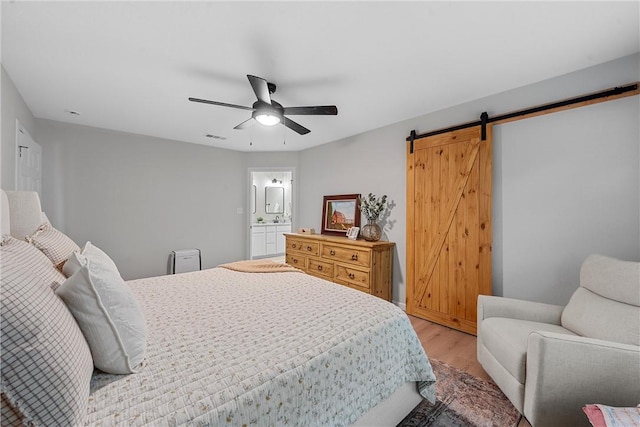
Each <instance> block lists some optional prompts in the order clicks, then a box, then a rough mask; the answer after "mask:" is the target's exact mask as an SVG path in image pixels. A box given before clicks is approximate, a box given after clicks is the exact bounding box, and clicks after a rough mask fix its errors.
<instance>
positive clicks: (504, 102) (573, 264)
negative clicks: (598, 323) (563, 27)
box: [299, 55, 640, 306]
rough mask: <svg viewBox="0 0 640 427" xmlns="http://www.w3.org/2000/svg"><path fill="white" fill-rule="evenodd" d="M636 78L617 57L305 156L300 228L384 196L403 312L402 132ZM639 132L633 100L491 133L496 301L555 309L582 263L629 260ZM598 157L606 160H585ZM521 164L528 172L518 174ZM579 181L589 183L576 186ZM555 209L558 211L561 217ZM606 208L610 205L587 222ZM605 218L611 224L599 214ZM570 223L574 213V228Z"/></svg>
mask: <svg viewBox="0 0 640 427" xmlns="http://www.w3.org/2000/svg"><path fill="white" fill-rule="evenodd" d="M638 70H639V57H638V55H634V56H630V57H626V58H621V59H619V60H616V61H612V62H609V63H606V64H602V65H599V66H596V67H592V68H589V69H585V70H582V71H579V72H576V73H572V74H568V75H565V76H560V77H557V78H554V79H550V80H547V81H543V82H540V83H537V84H534V85H530V86H526V87H523V88H519V89H516V90H511V91H508V92H504V93H500V94H496V95H494V96H490V97H487V98H483V99H479V100H475V101H472V102H469V103H466V104H463V105H459V106H455V107H452V108H448V109H445V110H441V111H437V112H433V113H430V114H426V115H424V116H421V117H418V118H415V119H411V120H406V121H403V122H400V123H397V124H394V125H391V126H387V127H384V128H381V129H376V130H372V131H370V132H367V133H364V134H361V135H357V136H354V137H352V138H347V139H345V140H342V141H336V142H334V143H330V144H327V145H323V146H320V147H316V148H312V149H309V150H306V151H303V152H301V153H300V164H299V165H300V166H299V175H300V181H301V183H302V188H303V191H301V192H300V200H299V205H300V215H299V219H300V223H299V226H302V227H315V228H316V229H318V228H319V227H320V224H321V214H322V206H321V202H322V196H323V195H326V194H344V193H369V192H373V193H375V194H377V195H381V194H387V195H388V196H389V199H390V200H391V201H392V202H393V203H394V207H393V209H392V210H391V213H390V216H389V218H388V220H387V222H386V224H385V227H384V229H385V233H386V236H385V237H386V238H388V240H390V241H394V242H395V243H396V249H395V263H394V280H393V282H394V284H393V300H394V301H395V302H397V303H399V304H400V305H402V306H404V302H405V299H406V298H405V297H406V294H405V286H406V277H405V271H406V265H405V263H406V253H405V245H406V229H405V222H406V210H405V204H406V194H405V189H406V143H405V138H406V137H407V136H408V135H409V133H410V131H411V130H412V129H415V130H416V131H417V132H418V133H421V132H427V131H430V130H435V129H439V128H444V127H448V126H452V125H456V124H459V123H465V122H468V121H473V120H477V119H478V118H479V115H480V113H481V112H483V111H487V112H488V113H489V115H490V116H491V115H497V114H501V113H506V112H509V111H515V110H518V109H522V108H527V107H530V106H534V105H539V104H543V103H547V102H550V101H553V100H560V99H565V98H569V97H574V96H580V95H583V94H585V93H589V92H593V91H597V90H600V89H606V88H609V87H613V86H617V85H622V84H625V83H630V82H634V81H637V80H639V77H640V76H639V71H638ZM425 96H428V94H425ZM600 114H602V117H601V118H598V116H599V115H600ZM565 121H566V123H565ZM638 125H639V119H638V97H637V96H635V97H632V98H629V99H628V100H619V101H613V102H608V103H603V104H598V105H596V106H591V107H585V108H579V109H576V110H572V111H570V112H563V113H556V114H552V115H549V116H546V117H539V118H537V119H527V120H525V121H520V122H515V123H511V124H505V125H499V126H495V127H494V188H493V196H494V197H493V230H494V236H493V291H494V294H496V295H506V296H510V297H514V298H526V299H531V300H536V301H543V302H554V303H557V304H564V303H566V302H567V300H568V296H569V295H570V294H571V293H572V292H573V291H574V290H575V288H576V287H577V283H578V271H579V267H580V263H581V261H582V259H583V258H584V255H585V254H588V253H592V252H596V253H603V254H609V255H613V256H619V257H623V258H627V259H633V260H638V258H639V257H640V248H639V245H640V243H639V242H640V231H639V219H638V215H639V214H638V212H639V210H640V204H639V202H638V194H639V193H640V188H639V185H640V184H639V179H638V167H639V164H640V159H639V157H638V145H639V141H640V136H639V135H638ZM578 130H579V132H578ZM612 139H614V140H615V141H611V140H612ZM521 149H522V150H523V152H521V151H520V150H521ZM600 150H601V151H602V152H603V155H597V154H594V153H597V152H598V151H600ZM532 151H533V152H535V153H536V155H535V156H533V155H531V154H530V153H531V152H532ZM604 152H608V153H607V154H606V155H604ZM523 153H524V154H523ZM558 153H562V156H558ZM605 157H606V159H605ZM524 166H526V167H528V168H529V171H531V170H533V171H534V172H535V173H533V174H531V175H527V173H530V172H526V171H527V168H525V167H524ZM588 171H594V172H595V171H598V173H594V174H593V175H592V176H590V177H589V179H588V180H587V181H585V182H575V181H576V178H577V177H578V176H579V177H581V178H584V177H585V175H587V174H588ZM525 183H526V187H522V192H521V191H520V185H523V186H524V185H525ZM594 187H595V190H596V191H594ZM563 189H564V190H568V189H571V191H562V190H563ZM550 192H553V195H552V196H551V195H550ZM560 201H562V203H561V204H560V205H561V206H562V207H563V209H565V210H564V211H561V210H560V209H558V207H559V206H560V205H559V202H560ZM603 204H604V205H608V206H610V207H609V208H607V209H598V210H596V211H592V212H589V209H590V208H592V207H594V206H599V205H603ZM529 207H535V209H536V212H544V213H545V218H544V221H542V220H541V223H538V224H536V227H535V229H531V228H530V227H531V223H530V221H531V216H532V213H531V212H532V211H530V210H529ZM568 207H571V209H570V210H567V209H568ZM585 211H586V212H585ZM614 212H615V218H611V217H607V216H606V215H609V214H613V213H614ZM577 213H582V214H581V215H580V217H579V218H576V215H577ZM567 224H570V225H571V232H570V233H567ZM612 224H616V226H615V227H613V228H612ZM523 230H526V233H523ZM577 236H589V237H588V238H586V237H585V238H576V237H577Z"/></svg>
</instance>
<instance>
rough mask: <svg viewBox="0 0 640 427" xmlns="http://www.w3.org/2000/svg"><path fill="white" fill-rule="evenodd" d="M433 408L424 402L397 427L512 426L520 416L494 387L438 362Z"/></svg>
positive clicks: (434, 365)
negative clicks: (435, 398) (435, 399)
mask: <svg viewBox="0 0 640 427" xmlns="http://www.w3.org/2000/svg"><path fill="white" fill-rule="evenodd" d="M431 366H433V371H434V372H435V374H436V378H437V381H436V397H437V399H438V400H437V401H436V403H435V404H434V405H432V404H430V403H429V402H427V401H426V400H425V401H423V402H422V403H421V404H420V405H419V406H418V407H417V408H415V409H414V410H413V411H412V412H411V413H410V414H409V415H407V416H406V417H405V419H404V420H402V422H401V423H400V424H398V427H425V426H429V427H516V426H517V425H518V422H519V421H520V413H519V412H518V411H517V410H516V408H514V407H513V405H512V404H511V402H509V399H507V398H506V397H505V395H504V394H502V392H501V391H500V389H499V388H498V386H496V385H495V384H493V383H490V382H488V381H485V380H482V379H480V378H476V377H474V376H473V375H470V374H468V373H466V372H464V371H461V370H459V369H456V368H454V367H453V366H449V365H447V364H446V363H443V362H440V361H438V360H433V359H432V360H431Z"/></svg>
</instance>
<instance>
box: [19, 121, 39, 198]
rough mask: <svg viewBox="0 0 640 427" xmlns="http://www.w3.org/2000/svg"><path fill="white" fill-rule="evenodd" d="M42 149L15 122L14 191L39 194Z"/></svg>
mask: <svg viewBox="0 0 640 427" xmlns="http://www.w3.org/2000/svg"><path fill="white" fill-rule="evenodd" d="M41 181H42V147H41V146H40V144H38V143H36V142H35V141H34V140H33V138H31V135H29V132H27V130H26V129H25V128H24V126H22V125H21V124H20V122H18V121H16V190H24V191H37V192H38V195H39V196H42V194H41V191H40V190H41V185H42V184H41Z"/></svg>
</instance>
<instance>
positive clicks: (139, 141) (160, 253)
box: [36, 120, 247, 279]
mask: <svg viewBox="0 0 640 427" xmlns="http://www.w3.org/2000/svg"><path fill="white" fill-rule="evenodd" d="M36 135H37V140H38V141H39V142H40V144H41V145H42V148H43V157H44V158H45V159H46V161H45V162H44V168H43V197H42V205H43V209H44V210H45V211H46V212H47V215H48V216H49V219H50V220H51V222H52V224H53V225H54V226H56V227H58V228H59V229H60V230H62V231H64V232H65V233H67V234H68V235H69V236H70V237H71V238H72V239H74V240H75V241H76V242H78V243H79V244H80V245H82V244H84V242H85V241H87V240H91V241H92V242H93V243H95V244H96V245H97V246H98V247H100V248H102V249H104V250H105V251H106V252H107V253H108V254H109V255H110V256H111V257H112V258H113V259H114V261H115V262H116V264H117V265H118V267H119V269H120V272H121V273H122V275H123V277H124V278H125V279H133V278H139V277H146V276H155V275H161V274H165V273H166V271H167V259H168V256H169V254H170V252H171V251H172V250H174V249H184V248H199V249H200V250H201V251H202V264H203V268H210V267H214V266H216V265H218V264H220V263H222V262H228V261H232V260H238V259H242V258H244V256H245V240H246V233H245V229H246V227H245V221H246V219H245V214H246V209H244V210H243V214H238V213H237V211H236V209H237V208H238V207H243V208H244V206H245V200H246V197H245V194H246V187H247V183H246V172H245V171H246V164H245V155H244V154H243V153H241V152H236V151H230V150H223V149H218V148H212V147H206V146H202V145H194V144H186V143H182V142H176V141H169V140H163V139H158V138H151V137H145V136H140V135H132V134H127V133H120V132H112V131H106V130H101V129H96V128H90V127H84V126H77V125H71V124H64V123H60V122H54V121H48V120H38V126H37V132H36Z"/></svg>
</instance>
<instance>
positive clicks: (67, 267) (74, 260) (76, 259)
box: [62, 242, 120, 277]
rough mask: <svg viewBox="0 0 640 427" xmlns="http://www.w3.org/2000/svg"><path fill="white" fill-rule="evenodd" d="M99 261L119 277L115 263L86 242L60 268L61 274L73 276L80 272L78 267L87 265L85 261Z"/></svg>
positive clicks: (97, 248) (100, 250) (101, 251)
mask: <svg viewBox="0 0 640 427" xmlns="http://www.w3.org/2000/svg"><path fill="white" fill-rule="evenodd" d="M88 258H91V259H99V260H100V261H101V262H103V263H105V265H106V266H108V267H109V268H110V269H112V270H114V271H116V272H117V273H118V275H120V271H118V267H117V266H116V263H115V262H113V260H112V259H111V258H110V257H109V255H107V254H106V253H105V252H104V251H103V250H102V249H100V248H99V247H97V246H94V245H93V243H91V242H87V243H85V245H84V247H83V248H82V250H81V251H80V252H74V253H72V254H71V256H70V257H69V259H68V260H67V262H65V263H64V266H63V267H62V272H63V273H64V275H65V276H67V277H71V276H73V274H74V273H75V272H76V271H78V270H80V267H82V266H83V265H86V264H87V259H88Z"/></svg>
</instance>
